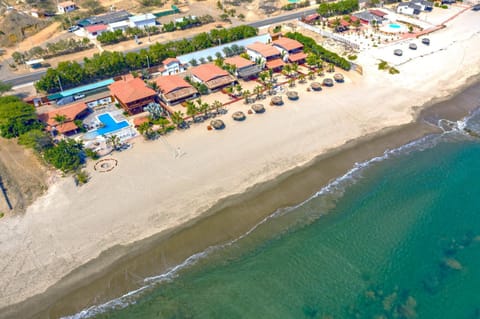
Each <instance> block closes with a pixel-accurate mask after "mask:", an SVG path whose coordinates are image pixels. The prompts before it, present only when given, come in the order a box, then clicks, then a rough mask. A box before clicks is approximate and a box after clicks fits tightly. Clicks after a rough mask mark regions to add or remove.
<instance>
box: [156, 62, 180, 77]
mask: <svg viewBox="0 0 480 319" xmlns="http://www.w3.org/2000/svg"><path fill="white" fill-rule="evenodd" d="M158 71H159V72H160V73H161V74H162V75H172V74H177V73H182V72H185V66H184V65H183V64H182V63H181V62H180V60H179V59H175V58H168V59H165V60H163V61H162V65H161V66H160V67H159V69H158Z"/></svg>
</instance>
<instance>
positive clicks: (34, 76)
mask: <svg viewBox="0 0 480 319" xmlns="http://www.w3.org/2000/svg"><path fill="white" fill-rule="evenodd" d="M315 11H316V9H308V10H304V11H299V12H295V13H290V14H285V15H282V16H278V17H273V18H268V19H264V20H260V21H256V22H252V23H247V25H250V26H252V27H255V28H259V27H263V26H266V25H270V24H274V23H280V22H285V21H289V20H294V19H297V18H300V17H303V16H306V15H309V14H312V13H315ZM141 49H145V48H144V47H143V48H135V49H131V50H127V51H125V52H138V51H140V50H141ZM80 63H81V62H80ZM45 73H46V71H45V70H42V71H38V72H32V73H29V74H24V75H19V76H16V77H14V78H11V79H8V80H5V81H4V82H6V83H10V84H12V85H13V86H17V85H22V84H27V83H32V82H35V81H38V80H39V79H40V78H41V77H42V76H43V75H44V74H45Z"/></svg>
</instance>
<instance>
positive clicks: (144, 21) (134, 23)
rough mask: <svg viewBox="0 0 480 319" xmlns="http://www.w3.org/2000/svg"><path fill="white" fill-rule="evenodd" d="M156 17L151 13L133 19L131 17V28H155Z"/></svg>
mask: <svg viewBox="0 0 480 319" xmlns="http://www.w3.org/2000/svg"><path fill="white" fill-rule="evenodd" d="M155 19H156V18H155V16H154V15H153V14H151V13H147V14H140V15H136V16H133V17H129V18H128V20H129V21H130V27H132V28H145V27H153V26H155V24H156V20H155Z"/></svg>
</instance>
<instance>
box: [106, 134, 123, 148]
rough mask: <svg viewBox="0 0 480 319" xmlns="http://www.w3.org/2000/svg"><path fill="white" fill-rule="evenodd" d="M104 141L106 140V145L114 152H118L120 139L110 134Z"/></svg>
mask: <svg viewBox="0 0 480 319" xmlns="http://www.w3.org/2000/svg"><path fill="white" fill-rule="evenodd" d="M106 139H107V145H109V146H111V147H112V148H113V150H114V151H116V150H118V148H119V147H120V144H121V141H120V137H118V136H117V135H115V134H112V135H109V136H107V137H106Z"/></svg>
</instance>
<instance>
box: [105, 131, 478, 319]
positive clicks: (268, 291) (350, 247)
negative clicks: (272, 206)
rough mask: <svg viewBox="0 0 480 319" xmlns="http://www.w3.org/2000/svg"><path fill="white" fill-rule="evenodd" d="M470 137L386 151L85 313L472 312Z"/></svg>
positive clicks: (473, 168)
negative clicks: (238, 235) (164, 276)
mask: <svg viewBox="0 0 480 319" xmlns="http://www.w3.org/2000/svg"><path fill="white" fill-rule="evenodd" d="M479 200H480V143H479V142H478V141H477V140H473V139H471V138H468V137H466V136H464V135H461V134H459V133H450V134H447V135H442V136H438V135H437V136H429V137H427V138H425V139H422V140H421V141H418V142H416V143H413V144H410V145H407V146H405V147H403V148H401V149H398V150H395V151H391V152H388V153H387V154H386V155H385V156H382V157H379V158H375V159H373V160H371V161H370V162H369V163H366V164H365V165H358V166H357V167H356V168H354V169H352V171H351V172H349V174H347V175H346V176H344V177H342V178H340V179H339V180H337V181H335V182H334V183H332V184H331V185H329V186H328V187H327V188H325V189H323V190H321V191H320V192H319V193H318V194H317V195H316V196H314V197H312V198H311V199H310V200H308V201H306V202H304V203H302V204H300V205H298V206H297V207H292V208H289V209H282V210H279V211H278V212H276V213H275V214H274V215H273V216H272V217H271V218H269V219H267V220H266V221H265V222H264V223H262V224H261V225H259V226H258V227H257V228H256V229H255V230H254V231H252V232H251V233H250V234H248V235H247V236H245V237H244V238H242V239H240V240H238V241H236V242H234V243H231V244H229V245H227V246H225V247H222V248H219V249H217V250H214V251H213V252H210V253H209V254H208V256H206V258H200V259H198V260H197V262H196V263H193V264H192V265H191V266H190V267H186V268H184V269H182V270H181V271H179V272H176V273H175V274H174V275H173V274H171V276H170V277H169V279H168V280H161V281H159V282H158V283H157V284H155V285H153V286H151V287H149V288H146V289H145V290H144V291H143V293H139V294H138V295H137V296H136V297H135V296H134V295H135V294H132V296H130V297H129V298H123V299H122V300H117V301H116V303H115V302H114V303H111V304H110V306H111V305H113V304H116V305H117V306H119V307H120V306H121V304H122V303H123V306H125V304H126V303H127V302H130V303H132V301H133V304H130V305H129V306H127V307H126V308H123V309H118V310H110V311H108V312H106V313H103V314H100V315H97V318H272V319H273V318H275V319H278V318H319V319H326V318H330V319H331V318H368V319H382V318H422V319H423V318H424V319H441V318H450V319H463V318H465V319H473V318H480V293H479V288H480V202H479Z"/></svg>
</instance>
